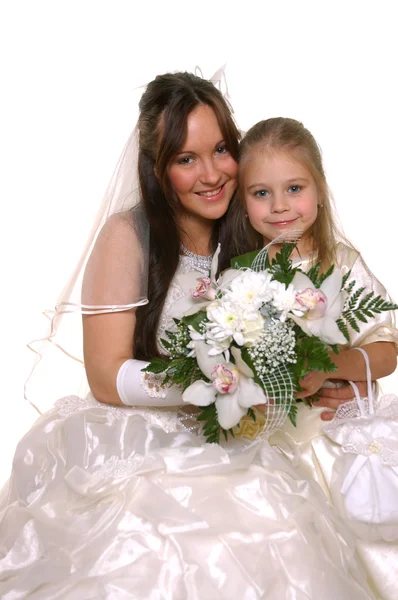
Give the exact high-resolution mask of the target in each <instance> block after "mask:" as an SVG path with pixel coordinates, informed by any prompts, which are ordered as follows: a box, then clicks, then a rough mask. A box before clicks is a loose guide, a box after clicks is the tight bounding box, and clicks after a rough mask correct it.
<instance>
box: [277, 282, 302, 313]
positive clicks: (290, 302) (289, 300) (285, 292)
mask: <svg viewBox="0 0 398 600" xmlns="http://www.w3.org/2000/svg"><path fill="white" fill-rule="evenodd" d="M272 286H273V288H274V297H273V300H272V304H273V305H274V306H275V308H276V309H277V310H279V311H280V312H281V314H280V317H279V319H280V320H281V321H285V320H286V318H287V315H288V313H289V312H291V311H292V310H294V309H295V308H297V301H296V289H295V288H294V286H293V285H292V284H290V285H289V286H288V287H286V286H285V284H284V283H280V282H279V281H273V283H272Z"/></svg>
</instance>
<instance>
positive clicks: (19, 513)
mask: <svg viewBox="0 0 398 600" xmlns="http://www.w3.org/2000/svg"><path fill="white" fill-rule="evenodd" d="M181 270H184V269H183V265H182V267H181V269H180V271H181ZM181 296H182V290H181V287H180V286H179V284H178V274H177V277H176V279H175V281H174V282H173V285H172V286H171V289H170V293H169V297H168V300H167V302H166V311H165V314H164V316H163V319H162V323H161V333H163V332H164V329H165V328H167V326H168V322H169V321H170V314H171V311H172V306H173V304H174V303H175V302H176V301H177V300H178V299H179V298H180V297H181ZM314 414H315V411H308V409H306V415H309V416H310V417H313V416H314ZM302 417H303V414H302V411H300V412H299V417H298V421H299V424H300V425H299V428H298V429H297V431H295V432H294V433H295V435H296V434H297V435H300V431H302V427H303V426H304V428H305V431H306V436H305V437H306V440H305V441H304V442H303V443H302V444H301V442H300V440H299V439H295V440H294V441H293V442H292V439H293V438H292V437H291V434H290V433H289V430H288V428H286V430H285V432H284V433H283V435H282V438H283V439H281V440H279V441H280V445H281V446H282V447H283V449H284V450H285V451H286V449H288V446H287V444H286V439H288V441H289V442H290V443H291V446H290V447H293V448H294V452H293V454H295V455H296V454H297V455H298V457H299V459H300V460H299V461H298V462H299V466H300V470H299V469H297V468H296V467H295V466H294V465H293V466H292V465H291V464H290V461H289V460H288V459H287V458H286V457H285V456H283V454H282V453H281V452H279V451H278V449H275V448H272V447H271V446H270V445H269V444H268V442H265V441H257V442H254V443H253V442H252V443H249V442H247V441H244V440H242V439H240V440H239V439H236V440H232V441H230V442H228V444H224V445H223V446H218V445H216V444H206V443H205V442H204V441H203V439H201V438H200V437H198V436H197V434H196V433H195V432H192V431H191V432H190V431H186V430H184V427H183V425H182V423H183V420H182V419H180V418H179V413H178V408H177V409H175V410H169V409H150V408H142V409H135V408H127V407H123V408H117V407H111V406H107V405H104V404H100V403H98V402H97V401H96V400H95V399H94V398H92V397H91V396H88V397H87V398H86V399H80V398H77V397H75V396H72V397H66V398H63V399H62V400H59V401H58V402H57V404H56V406H55V408H53V409H52V410H50V411H49V412H47V413H46V414H45V415H43V416H42V417H40V419H39V420H38V421H37V422H36V424H35V425H34V426H33V428H32V429H31V430H30V431H29V432H28V433H27V434H26V435H25V437H24V438H23V439H22V440H21V441H20V443H19V445H18V447H17V450H16V454H15V458H14V462H13V469H12V475H11V479H10V482H9V485H8V486H7V488H6V489H4V490H3V493H2V496H1V498H0V597H1V598H2V600H16V599H18V600H20V599H22V598H24V599H25V598H29V599H31V600H55V599H56V600H83V599H84V600H91V599H92V600H94V599H95V600H98V599H99V598H105V599H107V600H123V599H127V598H128V599H131V598H134V599H135V600H217V599H220V600H221V599H223V600H224V599H225V600H257V599H258V600H259V599H264V600H336V599H339V600H365V599H366V600H370V599H372V600H374V599H375V598H377V597H378V596H377V595H376V594H375V593H374V592H373V591H372V589H371V586H369V581H367V577H366V574H365V572H364V571H363V569H362V566H361V561H360V560H358V555H357V552H356V550H355V540H354V538H353V537H351V534H350V533H349V532H348V531H347V528H346V526H345V524H344V523H343V522H342V521H341V520H340V518H339V517H338V516H337V514H336V512H335V511H334V510H333V509H332V508H331V506H330V505H329V504H328V502H327V500H326V498H325V495H324V494H323V492H322V490H321V488H320V487H319V485H318V484H317V483H316V482H315V481H314V480H313V479H314V477H313V476H314V471H313V461H314V459H315V460H316V458H315V453H314V450H313V448H314V447H316V448H318V446H320V447H321V446H322V444H323V443H324V441H325V440H324V438H323V436H322V435H321V432H320V431H319V427H318V428H316V427H312V425H310V426H309V427H308V428H307V426H308V422H307V425H306V421H305V419H303V418H302ZM318 421H319V418H318ZM319 422H320V421H319ZM300 427H301V429H300ZM314 432H315V436H314V435H313V434H314ZM316 432H317V433H316ZM289 436H290V437H289ZM312 437H315V438H316V439H315V440H312ZM319 452H320V453H321V454H322V450H319ZM328 452H329V449H326V450H325V451H323V455H324V456H325V457H327V456H328ZM303 461H304V463H305V462H306V461H307V467H308V468H307V469H305V468H304V472H303V470H302V468H301V467H302V466H303ZM304 466H305V465H304ZM306 471H307V472H308V474H309V478H307V476H306V474H305V472H306ZM319 472H320V474H321V477H323V475H322V473H323V471H322V469H320V470H319ZM317 475H318V473H316V474H315V479H316V478H317ZM361 551H362V549H361ZM372 551H373V554H372V555H367V556H366V552H370V549H369V548H364V549H363V551H362V557H364V558H366V559H369V560H368V561H367V565H368V567H372V568H374V570H375V571H377V569H378V564H377V563H379V564H380V563H381V562H383V564H382V565H381V566H382V569H381V567H380V572H382V571H383V572H384V571H388V567H389V565H388V562H387V561H388V558H389V557H388V556H386V554H385V553H384V554H383V549H381V551H380V552H377V551H376V550H372ZM392 567H393V565H391V566H390V570H391V571H393V568H392ZM370 573H371V576H372V581H373V582H374V581H375V579H376V578H375V577H374V576H373V571H371V570H370ZM386 585H388V582H386ZM385 597H387V596H385ZM388 598H392V596H391V595H390V596H388Z"/></svg>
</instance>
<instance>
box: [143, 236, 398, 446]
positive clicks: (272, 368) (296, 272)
mask: <svg viewBox="0 0 398 600" xmlns="http://www.w3.org/2000/svg"><path fill="white" fill-rule="evenodd" d="M294 247H295V244H294V243H288V242H284V243H283V244H282V246H281V250H280V252H279V253H277V254H276V257H275V258H274V259H272V260H271V261H270V260H269V257H268V247H266V248H264V249H263V250H261V251H260V252H255V253H251V254H248V255H245V256H243V257H238V258H237V259H234V261H233V263H232V264H233V268H230V269H227V270H226V271H224V272H223V274H222V275H221V276H220V277H219V279H218V280H217V281H216V280H215V273H216V272H217V264H218V254H219V250H220V249H219V248H218V250H217V252H216V254H215V256H214V258H213V262H212V268H211V273H210V277H200V278H198V279H197V280H196V287H195V288H192V289H191V290H190V294H191V299H192V303H193V305H192V307H191V308H190V310H187V311H186V312H185V314H184V316H183V317H182V318H180V319H174V321H175V328H174V330H173V331H167V332H166V333H167V337H168V339H164V340H162V344H163V345H164V347H165V349H166V350H167V351H168V354H169V356H168V357H167V358H166V359H160V358H156V359H154V360H152V361H151V362H150V364H149V365H148V366H147V367H146V369H145V370H146V371H148V372H150V373H153V374H163V377H164V378H163V385H179V386H181V389H182V399H183V401H184V402H186V403H188V404H191V405H195V406H197V407H199V409H200V411H201V412H200V415H199V416H198V420H199V421H200V422H201V423H202V425H203V434H204V436H205V438H206V440H207V441H208V442H217V443H218V442H219V440H220V434H221V433H222V434H224V436H225V438H226V439H227V437H228V433H230V434H231V435H233V436H234V435H240V434H241V432H242V429H244V428H247V425H248V422H251V423H256V422H258V421H259V422H260V425H261V427H260V429H261V431H262V433H263V434H270V433H272V432H273V431H274V430H276V429H278V428H280V427H281V425H282V424H283V422H284V420H285V419H286V418H287V417H289V418H290V419H291V421H292V422H293V424H295V422H296V412H297V406H296V403H295V402H294V394H295V392H297V391H298V390H300V386H299V381H300V379H302V378H303V377H304V376H305V375H306V374H307V373H309V372H310V371H313V370H317V371H324V372H327V373H330V372H333V371H335V370H336V366H335V364H334V363H333V362H332V360H331V358H330V350H331V349H332V350H333V352H335V353H338V349H339V345H341V344H345V343H346V342H347V341H349V330H348V326H350V327H352V328H353V329H354V330H355V331H359V325H360V322H361V321H362V322H365V323H366V322H367V319H368V318H371V317H374V316H375V314H377V313H380V312H382V311H388V310H394V309H396V308H398V306H397V305H395V304H392V303H391V302H388V301H386V300H384V299H383V298H382V297H380V296H375V294H374V292H370V293H366V290H365V288H363V287H361V288H359V289H357V290H355V291H354V287H355V282H354V281H351V282H348V280H349V275H350V273H347V274H346V275H345V276H343V275H342V273H341V272H340V270H339V269H338V268H335V267H334V266H332V267H330V269H329V270H328V271H327V272H326V273H322V272H321V265H320V263H318V264H316V265H315V266H313V267H312V268H311V269H310V270H309V271H308V272H307V273H304V272H303V271H302V270H301V269H300V267H298V266H293V262H292V260H291V258H290V257H291V254H292V252H293V249H294Z"/></svg>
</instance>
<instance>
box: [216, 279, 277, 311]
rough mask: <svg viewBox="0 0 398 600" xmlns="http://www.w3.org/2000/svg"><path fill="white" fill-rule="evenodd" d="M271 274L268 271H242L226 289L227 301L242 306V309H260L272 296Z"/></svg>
mask: <svg viewBox="0 0 398 600" xmlns="http://www.w3.org/2000/svg"><path fill="white" fill-rule="evenodd" d="M271 279H272V277H271V275H270V274H269V273H268V272H262V273H257V272H255V271H251V270H247V271H242V272H241V273H240V274H239V275H237V276H236V277H234V278H233V279H232V281H230V282H229V284H228V287H227V288H226V289H225V290H224V297H225V299H226V300H227V301H229V302H232V303H233V304H235V305H238V306H240V307H241V309H242V311H255V310H258V309H259V308H260V307H261V305H262V304H264V303H265V302H268V301H269V300H271V298H272V295H273V294H272V288H271V286H270V283H271Z"/></svg>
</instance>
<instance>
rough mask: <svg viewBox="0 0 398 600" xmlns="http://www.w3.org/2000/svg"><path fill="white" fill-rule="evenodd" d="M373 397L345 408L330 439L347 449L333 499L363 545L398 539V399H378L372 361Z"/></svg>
mask: <svg viewBox="0 0 398 600" xmlns="http://www.w3.org/2000/svg"><path fill="white" fill-rule="evenodd" d="M355 349H356V350H359V351H360V352H361V353H362V354H363V356H364V358H365V362H366V371H367V385H368V397H367V398H361V397H360V394H359V390H358V388H357V386H356V385H355V383H353V382H352V381H350V384H351V386H352V387H353V389H354V392H355V399H354V400H353V401H351V402H347V403H345V404H343V405H341V406H340V407H339V408H338V410H337V411H336V416H335V418H334V419H333V420H332V421H330V422H328V423H327V424H325V426H324V432H325V434H326V435H327V436H328V437H329V438H330V439H331V440H333V442H335V443H336V444H338V445H340V446H341V449H342V452H341V453H339V456H338V458H337V459H336V461H335V463H334V466H333V473H332V480H331V494H332V499H333V502H334V504H335V506H336V508H337V509H338V510H339V512H340V513H341V515H342V516H343V518H344V519H345V520H346V521H347V522H348V523H349V525H350V527H351V528H352V529H353V530H354V532H355V533H356V534H357V535H358V536H360V537H361V538H362V539H366V540H372V541H376V540H385V541H393V540H397V539H398V396H395V395H394V394H389V395H386V396H382V397H381V398H379V399H377V400H376V399H374V398H373V392H372V377H371V373H370V366H369V359H368V355H367V354H366V352H365V351H364V350H363V349H362V348H355Z"/></svg>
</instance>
